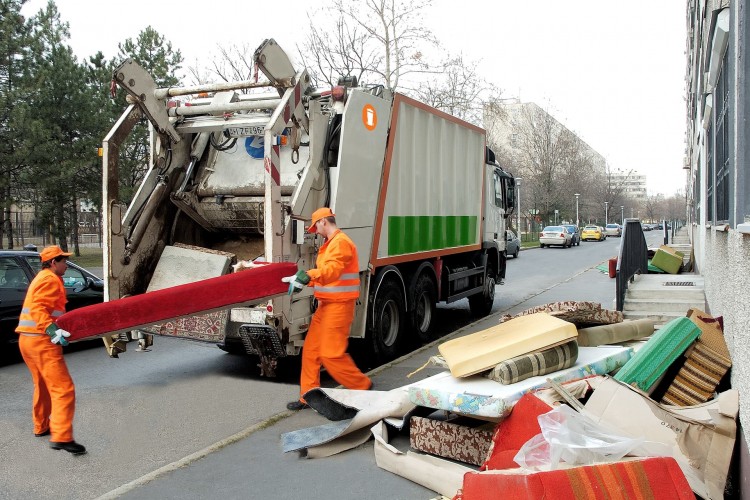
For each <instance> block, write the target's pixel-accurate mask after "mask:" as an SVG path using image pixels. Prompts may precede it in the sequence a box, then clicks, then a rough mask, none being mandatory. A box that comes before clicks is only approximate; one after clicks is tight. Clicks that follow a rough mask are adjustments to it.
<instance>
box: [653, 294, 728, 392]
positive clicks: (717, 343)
mask: <svg viewBox="0 0 750 500" xmlns="http://www.w3.org/2000/svg"><path fill="white" fill-rule="evenodd" d="M687 317H688V318H689V319H690V320H691V321H693V322H694V323H695V324H696V325H698V328H700V329H701V332H702V333H701V336H700V337H698V340H697V341H696V342H695V344H694V345H693V348H692V349H690V350H689V351H688V354H687V359H685V361H684V364H683V365H682V368H680V371H679V373H677V376H676V377H675V378H674V380H673V381H672V383H671V384H670V386H669V388H668V389H667V393H666V394H665V395H664V397H663V398H662V400H661V402H662V404H670V405H675V406H690V405H697V404H701V403H705V402H706V401H708V400H709V399H711V397H712V396H713V394H714V392H715V391H716V388H717V387H718V386H719V383H720V382H721V379H722V378H724V375H726V373H727V372H728V371H729V369H730V368H731V367H732V359H731V357H730V355H729V349H728V348H727V344H726V342H725V341H724V333H723V325H722V317H721V316H720V317H718V318H714V317H712V316H710V315H709V314H706V313H704V312H703V311H701V310H699V309H695V308H693V309H690V310H689V311H688V314H687Z"/></svg>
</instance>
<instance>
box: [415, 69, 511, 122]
mask: <svg viewBox="0 0 750 500" xmlns="http://www.w3.org/2000/svg"><path fill="white" fill-rule="evenodd" d="M477 66H478V64H477V62H476V61H468V62H466V61H464V58H463V56H462V55H459V56H457V57H454V58H450V59H448V60H447V61H445V62H444V63H443V65H442V69H441V70H440V71H438V72H437V73H436V74H434V75H431V77H430V78H428V79H427V80H424V81H423V82H422V83H421V84H420V85H419V86H418V87H417V88H416V89H414V90H413V91H412V92H410V93H411V94H412V95H413V96H414V97H415V98H416V99H418V100H420V101H422V102H424V103H426V104H429V105H430V106H433V107H435V108H438V109H440V110H442V111H445V112H446V113H450V114H452V115H453V116H457V117H459V118H461V119H463V120H466V121H468V122H471V123H474V124H476V125H480V126H481V125H482V121H483V114H484V113H487V112H488V111H489V110H488V108H493V109H492V111H491V112H493V113H495V114H499V113H502V112H503V111H502V107H500V106H498V105H497V103H498V102H499V99H500V95H501V93H502V91H501V90H500V89H499V88H498V87H497V86H496V85H494V84H492V83H490V82H487V81H486V80H484V79H483V78H482V77H481V76H480V75H479V74H477V71H476V68H477Z"/></svg>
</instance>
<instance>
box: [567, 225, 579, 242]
mask: <svg viewBox="0 0 750 500" xmlns="http://www.w3.org/2000/svg"><path fill="white" fill-rule="evenodd" d="M563 227H564V228H565V229H567V230H568V232H569V233H570V234H571V235H572V239H571V242H572V244H573V245H575V246H581V231H579V230H578V226H576V225H575V224H565V225H563Z"/></svg>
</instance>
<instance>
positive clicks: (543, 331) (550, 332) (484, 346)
mask: <svg viewBox="0 0 750 500" xmlns="http://www.w3.org/2000/svg"><path fill="white" fill-rule="evenodd" d="M577 336H578V330H577V329H576V327H575V325H574V324H573V323H569V322H568V321H564V320H561V319H558V318H555V317H554V316H551V315H549V314H547V313H536V314H529V315H528V316H519V317H517V318H514V319H511V320H509V321H506V322H504V323H500V324H499V325H497V326H493V327H491V328H487V329H486V330H482V331H481V332H476V333H472V334H471V335H466V336H464V337H459V338H457V339H453V340H449V341H448V342H444V343H443V344H440V346H438V350H439V351H440V354H441V355H442V356H443V358H444V359H445V361H446V363H448V368H449V369H450V371H451V375H453V376H454V377H466V376H469V375H473V374H475V373H479V372H481V371H484V370H489V369H490V368H492V367H494V366H495V365H497V364H498V363H501V362H503V361H506V360H508V359H511V358H514V357H516V356H521V355H523V354H528V353H530V352H536V351H539V350H542V349H546V348H549V347H552V346H555V345H558V344H561V343H564V342H567V341H568V340H570V339H574V338H576V337H577Z"/></svg>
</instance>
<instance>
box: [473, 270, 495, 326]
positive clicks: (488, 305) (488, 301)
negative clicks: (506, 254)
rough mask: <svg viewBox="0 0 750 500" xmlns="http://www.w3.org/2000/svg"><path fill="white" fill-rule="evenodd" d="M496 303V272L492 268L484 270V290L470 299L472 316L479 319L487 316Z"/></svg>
mask: <svg viewBox="0 0 750 500" xmlns="http://www.w3.org/2000/svg"><path fill="white" fill-rule="evenodd" d="M494 302H495V270H494V269H493V268H492V266H487V267H485V269H484V290H483V291H482V293H478V294H476V295H472V296H471V297H469V309H471V314H473V315H474V316H477V317H480V318H481V317H483V316H487V315H488V314H489V313H490V311H491V310H492V305H493V304H494Z"/></svg>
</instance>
